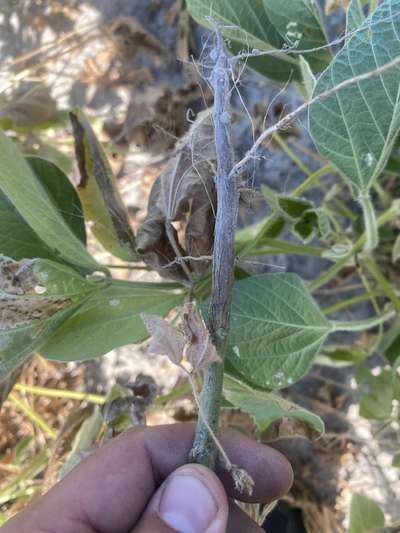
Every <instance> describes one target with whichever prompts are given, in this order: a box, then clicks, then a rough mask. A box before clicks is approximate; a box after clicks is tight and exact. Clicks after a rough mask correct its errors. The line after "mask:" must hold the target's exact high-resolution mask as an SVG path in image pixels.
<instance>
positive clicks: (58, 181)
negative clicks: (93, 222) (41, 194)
mask: <svg viewBox="0 0 400 533" xmlns="http://www.w3.org/2000/svg"><path fill="white" fill-rule="evenodd" d="M26 160H27V161H28V163H29V166H30V167H31V169H32V170H33V172H34V173H35V175H36V177H37V179H38V180H39V181H40V183H41V184H42V185H43V187H44V188H45V189H46V192H47V194H48V195H49V196H50V198H51V199H52V201H53V202H54V204H55V206H56V208H57V209H58V211H59V213H60V215H61V216H62V217H63V219H64V220H65V222H66V223H67V224H68V226H69V227H70V229H71V230H72V231H73V233H74V234H75V235H76V237H78V239H79V240H80V241H82V243H83V244H85V245H86V229H85V220H84V218H83V211H82V205H81V201H80V200H79V196H78V194H77V192H76V190H75V188H74V186H73V185H72V183H71V182H70V181H69V179H68V176H67V175H66V174H65V172H63V171H62V170H61V169H60V168H59V167H58V166H57V165H55V164H54V163H52V162H51V161H47V160H46V159H43V158H41V157H36V156H28V157H27V158H26Z"/></svg>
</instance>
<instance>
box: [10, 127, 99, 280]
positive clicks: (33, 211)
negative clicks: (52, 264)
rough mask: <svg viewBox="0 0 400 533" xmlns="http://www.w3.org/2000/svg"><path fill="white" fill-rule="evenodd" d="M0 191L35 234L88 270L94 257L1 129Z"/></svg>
mask: <svg viewBox="0 0 400 533" xmlns="http://www.w3.org/2000/svg"><path fill="white" fill-rule="evenodd" d="M0 191H2V192H3V194H4V195H5V196H6V197H7V198H8V200H9V201H10V202H11V203H12V204H13V206H14V207H15V209H16V210H17V211H18V213H19V214H20V215H21V216H22V218H23V219H24V220H25V221H26V223H27V224H28V225H29V226H30V227H31V228H32V229H33V230H34V231H35V233H36V234H37V235H38V237H39V238H40V239H41V240H42V241H43V242H44V243H45V244H46V245H47V246H48V247H49V248H50V249H52V250H55V252H56V253H57V254H58V255H59V256H60V257H62V258H63V259H64V260H65V261H68V262H69V263H71V264H73V265H77V266H80V267H84V268H87V269H91V270H96V269H98V268H99V267H98V264H97V262H96V261H95V259H94V258H93V257H92V256H91V255H90V254H89V252H88V251H87V250H86V248H85V246H84V244H83V243H82V242H81V241H80V240H79V239H78V238H77V237H76V236H75V234H74V233H73V231H72V230H71V229H70V228H69V226H68V225H67V224H66V222H65V220H64V219H63V217H62V216H61V215H60V213H59V212H58V210H57V207H56V205H55V204H54V202H53V200H52V199H51V198H50V196H49V194H48V193H47V192H46V189H45V187H44V186H43V185H42V183H41V182H40V181H39V180H38V179H37V177H36V176H35V174H34V172H33V171H32V169H31V167H30V166H29V164H28V163H27V161H26V160H25V158H24V157H23V156H22V155H21V154H20V153H19V152H18V150H17V148H16V146H15V145H14V143H13V142H12V141H11V140H10V139H8V137H6V136H5V135H4V133H2V132H0Z"/></svg>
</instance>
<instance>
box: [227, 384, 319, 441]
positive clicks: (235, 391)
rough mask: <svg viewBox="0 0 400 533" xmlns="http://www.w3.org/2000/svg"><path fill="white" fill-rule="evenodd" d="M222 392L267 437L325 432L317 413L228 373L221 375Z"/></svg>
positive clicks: (303, 435)
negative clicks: (255, 387)
mask: <svg viewBox="0 0 400 533" xmlns="http://www.w3.org/2000/svg"><path fill="white" fill-rule="evenodd" d="M223 394H224V397H225V398H226V399H227V400H228V402H230V403H231V404H232V405H233V406H234V407H236V408H237V409H240V410H241V411H243V412H245V413H248V414H249V415H250V416H251V418H252V419H253V420H254V422H255V424H256V425H257V428H258V429H259V431H260V433H261V435H262V437H263V438H265V439H267V440H270V439H275V438H282V437H296V436H302V437H307V438H310V439H315V438H318V437H320V436H321V435H322V434H323V433H324V423H323V421H322V420H321V418H320V417H319V416H317V415H314V414H313V413H311V412H310V411H307V409H304V408H303V407H300V406H299V405H296V404H295V403H293V402H289V401H288V400H286V399H285V398H282V397H281V396H278V395H277V394H273V393H270V392H263V391H259V390H255V389H252V388H251V387H249V386H248V385H246V384H245V383H243V382H241V381H239V380H237V379H235V378H233V377H231V376H227V375H225V377H224V389H223Z"/></svg>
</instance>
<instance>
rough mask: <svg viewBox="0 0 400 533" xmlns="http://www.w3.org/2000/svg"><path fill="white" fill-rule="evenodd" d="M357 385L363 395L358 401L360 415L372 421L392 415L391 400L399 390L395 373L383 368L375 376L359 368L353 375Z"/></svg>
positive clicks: (368, 370) (363, 368)
mask: <svg viewBox="0 0 400 533" xmlns="http://www.w3.org/2000/svg"><path fill="white" fill-rule="evenodd" d="M355 378H356V380H357V384H358V385H359V387H360V389H361V390H362V391H363V390H364V393H363V394H362V396H361V400H360V407H359V410H360V415H361V416H363V417H364V418H368V419H374V420H386V419H387V418H389V417H390V416H391V414H392V410H393V400H395V399H396V396H397V395H398V391H399V390H400V389H399V380H398V377H397V375H396V371H395V370H393V369H386V368H383V369H382V370H381V372H380V373H379V374H378V375H377V376H375V375H374V374H372V372H371V370H370V369H369V368H366V367H360V368H359V369H358V371H357V373H356V375H355Z"/></svg>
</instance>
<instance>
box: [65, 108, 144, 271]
mask: <svg viewBox="0 0 400 533" xmlns="http://www.w3.org/2000/svg"><path fill="white" fill-rule="evenodd" d="M70 116H71V123H72V127H73V132H74V138H75V153H76V158H77V160H78V165H79V171H80V175H81V179H80V182H79V185H78V193H79V196H80V199H81V201H82V205H83V209H84V212H85V219H86V220H87V221H90V222H92V226H91V230H92V232H93V234H94V235H95V236H96V238H97V239H98V240H99V241H100V242H101V244H102V245H103V246H104V248H105V249H106V250H108V251H109V252H111V253H112V254H113V255H115V256H117V257H120V258H121V259H124V260H126V261H135V260H137V255H136V251H135V236H134V234H133V231H132V228H131V227H130V224H129V219H128V213H127V210H126V208H125V206H124V203H123V201H122V198H121V196H120V194H119V191H118V186H117V181H116V178H115V176H114V173H113V171H112V169H111V167H110V164H109V162H108V160H107V156H106V154H105V153H104V150H103V148H102V146H101V144H100V143H99V141H98V140H97V138H96V135H95V133H94V131H93V129H92V127H91V126H90V124H89V121H88V120H87V119H86V117H85V116H84V114H83V113H82V112H80V111H76V112H74V113H70Z"/></svg>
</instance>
